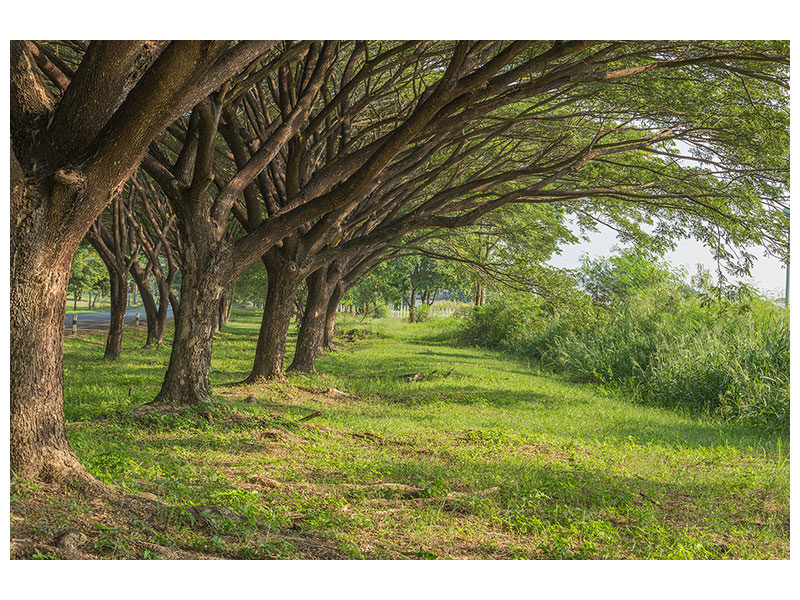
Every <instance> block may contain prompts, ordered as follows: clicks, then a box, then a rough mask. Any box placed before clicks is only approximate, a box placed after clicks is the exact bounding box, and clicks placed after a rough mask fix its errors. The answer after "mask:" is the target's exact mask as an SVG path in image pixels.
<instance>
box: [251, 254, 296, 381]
mask: <svg viewBox="0 0 800 600" xmlns="http://www.w3.org/2000/svg"><path fill="white" fill-rule="evenodd" d="M269 254H270V255H271V256H273V258H275V257H277V256H278V253H276V252H272V251H270V253H269ZM264 263H265V265H266V267H267V277H268V284H267V297H266V300H265V301H264V314H263V316H262V318H261V329H260V330H259V332H258V341H257V342H256V355H255V358H254V360H253V368H252V370H251V372H250V375H249V376H248V377H247V379H246V380H245V381H247V382H248V383H255V382H258V381H263V380H266V379H282V378H283V358H284V355H285V354H286V335H287V333H288V331H289V322H290V321H291V318H292V309H293V306H294V295H295V292H296V291H297V287H298V285H299V284H300V281H301V279H300V277H298V275H297V265H295V264H294V263H290V262H287V261H280V260H265V261H264Z"/></svg>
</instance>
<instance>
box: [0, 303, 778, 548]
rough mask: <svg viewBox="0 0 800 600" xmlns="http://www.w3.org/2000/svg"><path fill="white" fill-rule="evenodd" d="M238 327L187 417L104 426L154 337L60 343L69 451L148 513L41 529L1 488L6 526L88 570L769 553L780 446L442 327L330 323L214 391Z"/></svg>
mask: <svg viewBox="0 0 800 600" xmlns="http://www.w3.org/2000/svg"><path fill="white" fill-rule="evenodd" d="M259 320H260V316H259V315H258V314H257V313H246V312H235V313H234V315H233V318H232V320H231V322H230V323H229V324H228V326H227V327H226V329H225V332H223V333H222V334H219V335H218V336H217V338H216V340H215V347H214V358H213V361H212V385H213V387H214V395H215V402H214V406H213V407H212V408H211V410H210V412H208V413H200V412H196V411H192V410H186V411H179V412H176V413H174V414H159V415H151V416H150V417H147V418H144V419H134V418H131V417H130V416H125V413H124V412H122V411H125V410H126V409H128V408H130V407H133V406H136V405H139V404H143V403H145V402H148V401H150V400H152V398H153V397H154V396H155V394H156V393H157V391H158V387H159V384H160V381H161V378H162V376H163V373H164V370H165V368H166V363H167V361H168V359H169V347H168V345H166V344H165V345H164V346H162V347H161V348H160V349H157V350H143V349H141V348H140V347H141V345H142V343H143V341H144V340H143V337H144V332H139V333H136V332H128V331H126V334H125V342H124V349H123V358H122V360H120V361H118V362H114V363H111V362H106V361H104V360H103V358H102V354H103V336H102V335H101V334H85V335H83V336H80V337H78V338H68V339H67V340H66V354H65V361H64V362H65V381H66V414H67V420H68V421H69V423H70V424H69V425H68V431H69V436H70V442H71V443H72V445H73V447H74V449H75V451H76V452H77V454H78V455H79V457H80V459H81V461H82V462H83V464H84V465H86V466H87V468H88V469H89V470H90V471H91V472H92V473H94V474H95V475H96V476H97V477H99V478H100V479H101V480H103V481H105V482H108V483H112V484H114V485H117V486H120V487H122V488H123V489H128V490H130V491H131V493H138V494H142V493H143V494H152V495H154V497H157V498H158V500H159V502H160V503H161V508H160V509H159V512H158V514H156V515H155V516H154V517H153V518H151V519H150V520H147V519H138V518H132V517H131V518H129V519H127V520H124V519H123V520H119V519H118V520H116V521H114V520H112V521H111V522H107V521H103V520H102V519H100V518H99V517H98V518H97V519H96V520H97V521H98V524H96V525H95V526H93V528H92V529H91V530H86V528H87V525H86V523H87V518H88V517H87V512H86V510H85V508H86V507H84V506H82V505H81V503H80V502H79V501H77V500H73V499H61V500H59V501H58V502H59V504H58V506H57V508H52V507H51V514H53V515H55V516H53V517H52V518H51V519H50V520H49V521H46V522H41V521H37V520H36V517H33V516H31V514H30V512H31V511H28V512H26V510H25V506H26V504H25V502H26V498H28V499H29V500H28V501H29V502H31V501H32V500H30V499H31V498H35V497H37V496H36V492H35V491H32V490H31V489H29V488H27V487H26V486H25V485H24V484H23V483H20V482H17V483H16V484H14V485H12V493H13V494H15V496H14V497H12V519H13V515H15V514H17V515H22V516H20V517H18V518H20V519H22V524H18V525H17V526H18V527H20V528H23V529H24V527H29V528H32V529H35V530H36V531H44V530H46V529H47V527H50V528H51V529H52V528H55V527H56V525H54V524H53V520H54V519H61V521H62V523H61V526H64V524H65V523H66V524H69V523H71V524H72V526H75V527H78V524H80V523H82V524H83V525H82V527H83V528H84V530H85V533H86V535H87V538H88V540H89V541H88V542H87V546H86V547H87V548H89V552H90V554H92V555H95V556H101V557H109V558H165V557H174V553H175V552H178V553H179V556H182V557H194V556H195V555H197V556H204V557H208V556H213V557H222V558H246V559H264V558H352V559H362V558H367V559H376V558H378V559H380V558H393V559H431V558H498V559H509V558H522V559H527V558H550V559H588V558H613V559H619V558H656V559H667V558H676V559H719V558H750V559H760V558H788V556H789V461H788V456H789V440H788V436H787V435H784V434H780V433H775V432H768V431H764V430H760V429H754V428H748V427H746V426H744V425H742V424H734V423H720V422H715V421H706V420H702V419H700V418H698V417H697V416H693V415H691V414H689V413H686V412H679V411H675V410H669V409H666V408H658V407H652V406H643V405H641V404H637V403H635V402H632V401H631V400H630V399H628V398H626V397H624V396H621V395H619V394H611V393H608V392H604V391H603V390H602V389H601V388H597V387H592V386H589V385H586V384H579V383H574V382H568V381H565V380H563V379H560V378H557V377H554V376H542V375H541V374H537V373H536V372H534V371H533V370H532V369H531V368H530V366H529V365H528V364H527V363H526V362H525V361H519V360H516V359H512V358H509V357H508V356H507V355H503V354H500V353H497V352H491V351H486V350H481V349H476V348H456V347H453V346H450V345H448V344H447V340H448V339H451V338H452V328H453V327H454V324H453V322H452V320H449V319H442V320H439V321H434V322H431V323H415V324H408V323H405V322H401V321H399V320H390V319H377V320H367V321H358V320H346V321H343V322H340V323H339V324H338V331H339V332H340V333H341V334H345V333H347V332H348V331H349V332H351V334H350V335H345V336H343V337H340V338H339V339H338V343H337V351H335V352H328V353H326V355H325V356H324V357H322V358H321V359H320V360H319V361H318V370H319V372H318V373H317V374H313V375H305V376H300V375H292V376H289V378H288V381H287V382H285V383H274V384H264V385H257V386H256V385H251V386H241V385H230V384H235V382H237V381H241V380H242V379H243V378H244V377H245V376H246V375H247V373H248V371H249V368H250V366H251V363H250V361H251V357H252V353H253V350H254V345H255V336H256V333H257V329H258V323H259ZM354 331H355V332H363V333H353V332H354ZM294 335H295V333H294V326H293V327H292V333H291V338H290V340H289V343H288V344H287V347H288V348H290V349H291V348H293V345H294ZM349 340H353V341H349ZM290 359H291V353H290V356H288V357H287V363H286V364H287V365H288V361H289V360H290ZM415 376H416V377H415ZM315 413H319V414H315ZM70 502H72V503H73V504H75V505H73V504H70ZM197 505H200V506H205V507H212V508H208V509H206V513H205V514H204V513H203V512H202V510H200V511H192V509H191V508H190V507H191V506H197ZM227 511H232V512H227ZM46 513H47V511H45V514H46ZM37 514H41V511H40V512H39V513H37ZM91 514H92V515H94V514H95V513H91ZM92 518H94V517H92ZM37 527H38V528H39V529H36V528H37ZM28 534H29V535H33V537H34V539H35V538H36V535H37V534H35V533H34V534H30V533H28ZM42 535H44V534H42ZM170 552H172V553H173V554H170ZM180 553H183V554H180ZM40 554H41V556H38V558H47V557H48V556H47V555H48V552H46V551H44V550H42V551H41V552H40Z"/></svg>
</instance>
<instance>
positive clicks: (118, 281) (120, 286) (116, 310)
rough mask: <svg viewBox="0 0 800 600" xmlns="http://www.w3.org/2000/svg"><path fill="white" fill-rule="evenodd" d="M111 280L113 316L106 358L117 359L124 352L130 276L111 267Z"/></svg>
mask: <svg viewBox="0 0 800 600" xmlns="http://www.w3.org/2000/svg"><path fill="white" fill-rule="evenodd" d="M108 276H109V278H110V280H111V317H110V323H109V326H108V336H107V337H106V351H105V354H104V356H105V358H109V359H111V360H116V359H118V358H119V356H120V353H121V352H122V331H123V329H124V328H125V311H126V310H127V308H128V293H127V292H128V278H127V277H125V276H122V275H120V274H119V273H117V272H116V271H115V270H114V269H109V271H108Z"/></svg>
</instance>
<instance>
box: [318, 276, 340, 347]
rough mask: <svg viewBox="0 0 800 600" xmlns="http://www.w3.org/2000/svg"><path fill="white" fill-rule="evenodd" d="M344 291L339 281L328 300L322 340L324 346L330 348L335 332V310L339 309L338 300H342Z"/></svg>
mask: <svg viewBox="0 0 800 600" xmlns="http://www.w3.org/2000/svg"><path fill="white" fill-rule="evenodd" d="M344 292H345V290H344V283H343V282H342V281H339V282H337V284H336V285H335V286H334V288H333V291H332V292H331V297H330V299H329V300H328V309H327V311H326V313H325V338H324V340H323V344H324V346H325V348H330V347H331V345H332V344H333V337H334V334H335V333H336V311H337V310H338V309H339V302H341V301H342V296H344Z"/></svg>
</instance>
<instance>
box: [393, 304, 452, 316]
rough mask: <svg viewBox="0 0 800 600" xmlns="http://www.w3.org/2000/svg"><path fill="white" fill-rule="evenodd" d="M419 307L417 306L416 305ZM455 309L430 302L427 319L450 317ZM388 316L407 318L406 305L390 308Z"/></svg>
mask: <svg viewBox="0 0 800 600" xmlns="http://www.w3.org/2000/svg"><path fill="white" fill-rule="evenodd" d="M417 308H419V307H417ZM454 311H455V309H454V308H449V307H445V306H436V305H435V304H432V305H431V306H429V307H428V318H429V319H441V318H444V317H451V316H453V312H454ZM389 316H390V317H392V318H393V319H407V318H408V306H401V307H400V308H398V309H394V308H393V309H390V310H389Z"/></svg>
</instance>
